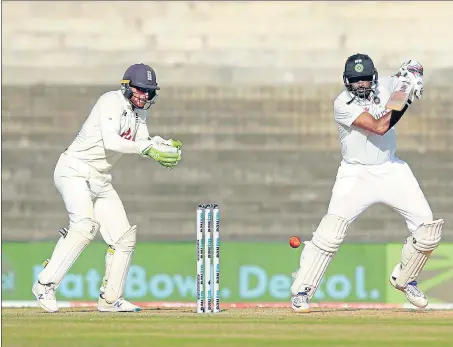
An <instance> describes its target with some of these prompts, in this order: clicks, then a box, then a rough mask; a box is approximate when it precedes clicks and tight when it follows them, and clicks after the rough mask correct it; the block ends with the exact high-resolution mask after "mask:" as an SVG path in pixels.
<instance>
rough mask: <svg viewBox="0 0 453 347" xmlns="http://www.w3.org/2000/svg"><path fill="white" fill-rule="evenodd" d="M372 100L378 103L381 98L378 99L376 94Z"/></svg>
mask: <svg viewBox="0 0 453 347" xmlns="http://www.w3.org/2000/svg"><path fill="white" fill-rule="evenodd" d="M373 101H374V103H375V104H376V105H379V104H380V103H381V99H379V98H378V97H377V96H375V97H374V98H373Z"/></svg>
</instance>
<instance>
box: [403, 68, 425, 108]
mask: <svg viewBox="0 0 453 347" xmlns="http://www.w3.org/2000/svg"><path fill="white" fill-rule="evenodd" d="M397 76H403V77H406V78H407V79H408V80H409V81H410V82H411V84H412V85H413V89H412V93H411V95H410V97H409V99H410V100H411V101H413V99H414V97H415V98H417V99H418V100H419V99H421V97H422V95H423V87H424V82H423V66H422V64H420V63H419V62H417V61H415V60H408V61H406V62H404V63H403V64H402V65H401V66H400V68H399V69H398V73H397Z"/></svg>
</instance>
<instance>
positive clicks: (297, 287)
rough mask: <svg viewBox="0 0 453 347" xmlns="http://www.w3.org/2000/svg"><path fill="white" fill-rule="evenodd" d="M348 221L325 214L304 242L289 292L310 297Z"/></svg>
mask: <svg viewBox="0 0 453 347" xmlns="http://www.w3.org/2000/svg"><path fill="white" fill-rule="evenodd" d="M348 226H349V224H348V222H347V221H346V220H345V219H344V218H341V217H338V216H334V215H329V214H328V215H325V216H324V218H323V219H322V220H321V223H320V224H319V226H318V228H317V229H316V231H315V232H314V233H313V238H312V239H311V241H310V242H306V243H305V247H304V250H303V251H302V254H301V256H300V268H299V270H298V271H297V275H296V279H295V280H294V282H293V284H292V286H291V293H292V294H293V295H296V294H297V293H299V292H306V293H307V294H308V297H309V298H311V297H312V296H313V295H314V294H315V291H316V289H317V288H318V286H319V283H320V282H321V279H322V278H323V276H324V274H325V272H326V270H327V267H328V266H329V264H330V261H331V260H332V258H333V256H334V255H335V253H336V252H337V250H338V248H339V247H340V245H341V243H342V242H343V240H344V237H345V234H346V230H347V228H348Z"/></svg>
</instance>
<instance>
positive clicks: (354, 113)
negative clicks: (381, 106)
mask: <svg viewBox="0 0 453 347" xmlns="http://www.w3.org/2000/svg"><path fill="white" fill-rule="evenodd" d="M333 109H334V115H335V121H336V122H338V123H340V124H342V125H345V126H347V127H348V128H349V127H350V126H351V125H352V123H354V121H355V120H356V119H357V117H358V116H360V115H361V114H362V113H363V112H364V111H363V109H362V108H361V107H360V106H359V105H357V104H355V103H351V104H349V105H348V104H347V103H346V101H344V100H342V99H337V100H335V102H334V107H333Z"/></svg>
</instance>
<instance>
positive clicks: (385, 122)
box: [334, 100, 407, 136]
mask: <svg viewBox="0 0 453 347" xmlns="http://www.w3.org/2000/svg"><path fill="white" fill-rule="evenodd" d="M406 110H407V105H406V106H405V107H404V108H403V109H402V110H401V111H390V112H388V113H386V114H385V115H384V116H382V117H381V118H379V119H375V118H374V117H373V116H372V115H371V114H370V113H368V112H365V111H363V108H362V107H360V106H358V105H356V104H347V103H346V102H344V101H342V100H337V101H335V103H334V112H335V120H336V121H337V122H339V123H340V124H343V125H345V126H347V127H350V126H352V125H354V126H356V127H359V128H361V129H364V130H367V131H371V132H372V133H374V134H377V135H381V136H382V135H384V134H385V133H386V132H387V131H389V129H391V128H392V127H393V126H395V124H396V123H398V121H399V120H400V119H401V117H402V116H403V114H404V112H406Z"/></svg>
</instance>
